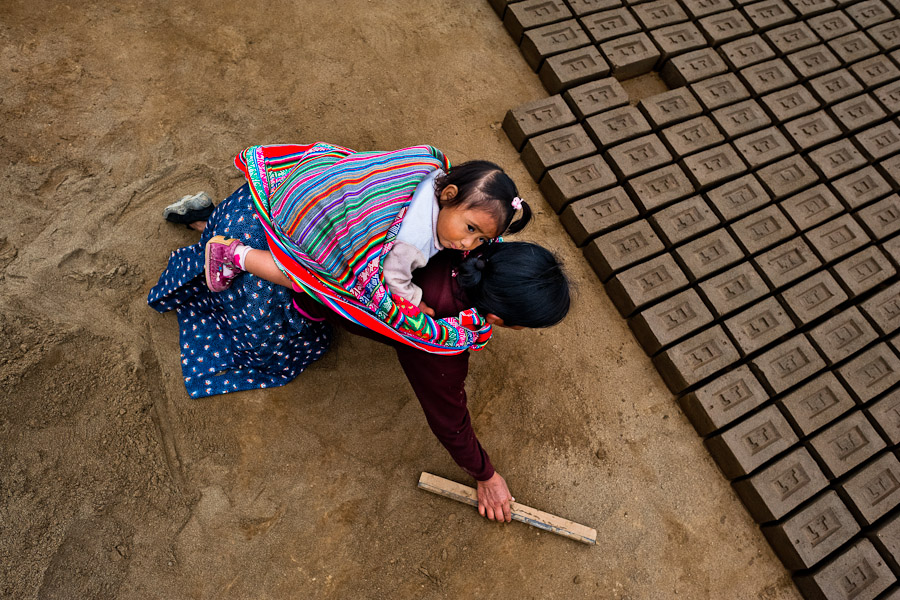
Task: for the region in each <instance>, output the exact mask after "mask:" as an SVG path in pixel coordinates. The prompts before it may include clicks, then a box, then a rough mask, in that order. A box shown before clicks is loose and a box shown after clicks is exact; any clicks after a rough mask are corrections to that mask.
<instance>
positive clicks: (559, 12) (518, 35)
mask: <svg viewBox="0 0 900 600" xmlns="http://www.w3.org/2000/svg"><path fill="white" fill-rule="evenodd" d="M571 18H572V11H570V10H569V8H568V7H567V6H566V3H565V2H563V1H562V0H525V1H524V2H514V3H512V4H510V5H509V6H508V7H507V9H506V12H505V13H504V14H503V25H504V26H505V27H506V30H507V31H509V35H510V36H512V39H513V41H514V42H515V43H516V44H517V45H518V44H519V43H520V42H521V41H522V35H523V34H524V33H525V30H526V29H533V28H535V27H540V26H541V25H549V24H551V23H556V22H558V21H564V20H566V19H571Z"/></svg>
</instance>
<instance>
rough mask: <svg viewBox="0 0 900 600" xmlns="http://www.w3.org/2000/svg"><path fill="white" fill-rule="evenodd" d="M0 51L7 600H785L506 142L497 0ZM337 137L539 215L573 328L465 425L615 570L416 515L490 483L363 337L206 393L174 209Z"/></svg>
mask: <svg viewBox="0 0 900 600" xmlns="http://www.w3.org/2000/svg"><path fill="white" fill-rule="evenodd" d="M0 53H2V55H0V122H2V127H0V164H2V176H0V330H2V336H0V597H2V598H10V599H30V598H67V599H70V598H92V599H104V598H122V599H125V598H128V599H131V598H135V599H137V598H140V599H144V600H146V599H153V598H160V599H180V598H215V599H228V598H259V599H268V598H271V599H280V598H335V599H337V598H341V599H343V598H402V599H407V598H454V599H455V598H463V597H467V598H619V599H624V598H629V599H632V600H635V599H643V598H654V599H658V598H691V599H703V598H715V599H720V598H754V599H764V600H775V599H787V598H796V597H797V594H796V592H795V590H794V588H793V586H792V583H791V581H790V579H789V577H788V575H787V573H786V572H785V571H784V570H783V569H782V567H781V566H780V564H779V563H778V561H777V560H776V559H775V557H774V555H773V554H772V552H771V550H770V549H769V548H768V546H767V545H766V543H765V541H764V540H763V538H762V536H761V535H760V533H759V531H758V529H757V528H756V527H755V526H754V525H753V523H752V522H751V521H750V519H749V517H748V516H747V515H746V513H745V512H744V510H743V508H742V507H741V506H740V504H739V502H738V500H737V499H736V497H735V496H734V495H733V493H732V492H731V490H730V488H729V486H728V484H727V482H726V481H725V480H724V479H723V478H722V477H721V476H720V474H719V472H718V470H717V469H716V467H715V465H714V463H713V462H712V460H711V459H710V458H709V456H708V455H707V454H706V452H705V451H704V449H703V447H702V445H701V444H700V441H699V439H698V438H697V437H696V435H695V433H694V431H693V429H692V428H691V426H690V425H689V424H688V422H687V421H686V419H685V418H684V417H683V416H682V415H681V414H680V413H679V410H678V408H677V406H676V405H675V403H674V401H673V397H672V395H671V394H670V393H668V392H667V390H666V389H665V387H664V386H663V384H662V383H661V380H660V379H659V377H658V376H657V375H656V373H655V371H654V370H653V368H652V366H651V364H650V361H649V360H648V359H647V358H646V357H645V356H644V355H643V353H642V351H641V350H640V348H639V347H638V345H637V344H636V343H635V342H634V340H633V339H632V337H631V334H630V332H629V330H628V329H627V327H626V325H625V323H624V322H623V321H622V320H621V319H620V318H619V317H618V316H617V314H616V312H615V310H614V309H613V307H612V305H611V303H610V302H609V301H608V299H607V298H606V296H605V294H604V292H603V289H602V287H601V286H600V284H599V283H598V281H597V280H596V278H595V276H594V275H593V273H592V272H591V271H590V268H589V267H588V266H587V263H586V262H585V261H584V260H583V258H582V256H581V254H580V252H578V251H577V250H576V248H574V246H573V245H572V244H571V242H570V241H569V239H568V237H567V235H566V234H565V232H564V231H563V229H562V228H561V226H560V225H559V223H558V220H557V217H556V216H555V215H554V214H553V213H552V211H551V210H550V209H549V208H548V207H547V205H546V203H545V202H544V201H543V199H542V198H541V197H540V193H539V191H538V189H537V186H536V185H535V184H534V183H533V182H532V181H531V180H530V179H529V177H528V174H527V172H526V171H525V169H524V167H523V166H522V164H521V163H520V162H519V159H518V155H517V153H516V151H515V150H514V149H513V148H512V146H511V145H510V144H509V143H508V141H507V140H506V137H505V135H504V133H503V132H502V130H501V129H500V121H501V120H502V118H503V115H504V114H505V112H506V110H507V109H509V108H512V107H515V106H518V105H519V104H522V103H524V102H526V101H530V100H533V99H537V98H540V97H544V96H545V95H546V94H545V92H544V90H543V88H542V87H541V85H540V83H539V81H538V79H537V77H536V76H535V75H534V74H533V73H532V72H531V71H530V70H529V69H528V67H527V66H526V64H525V62H524V60H523V59H522V58H521V56H520V54H519V52H518V50H517V48H516V47H515V45H514V44H513V43H512V41H511V40H510V39H509V37H508V35H507V34H506V32H505V30H504V29H503V28H502V25H501V23H500V21H499V20H498V19H497V17H496V15H495V14H494V13H493V11H492V10H491V9H490V7H489V5H488V3H487V2H486V1H484V0H470V1H465V2H453V3H450V2H438V1H435V0H403V1H393V2H380V1H377V0H376V1H373V0H368V1H366V0H341V1H340V2H335V1H334V0H328V1H325V0H304V1H298V2H267V3H262V2H231V1H228V0H225V1H222V0H219V1H216V2H212V1H207V0H201V1H196V2H172V1H168V0H160V1H153V2H146V1H140V2H138V1H121V2H89V1H84V2H71V3H65V2H60V1H57V0H28V1H24V0H4V1H3V2H2V3H0ZM645 84H646V85H648V86H649V87H651V88H652V87H653V85H655V84H654V83H653V82H649V83H647V82H645ZM631 87H632V89H633V90H635V91H636V92H639V91H640V87H641V84H637V85H632V86H631ZM317 139H322V140H327V141H330V142H334V143H338V144H342V145H346V146H349V147H353V148H357V149H365V150H369V149H379V150H383V149H394V148H399V147H404V146H408V145H413V144H417V143H431V144H434V145H436V146H438V147H440V148H442V149H443V150H445V151H446V152H447V153H448V155H449V156H450V157H451V158H452V159H453V160H454V161H462V160H465V159H471V158H489V159H492V160H495V161H497V162H499V163H500V164H502V165H504V166H506V167H507V168H508V170H509V172H510V173H511V174H512V176H513V177H514V178H515V179H516V180H517V181H518V182H519V184H520V188H521V191H522V195H523V196H524V197H525V198H526V199H528V200H529V201H531V202H532V204H533V205H534V206H536V207H537V209H538V216H537V224H536V225H533V226H531V227H530V228H529V229H528V230H526V232H525V234H524V235H523V236H521V238H522V239H529V240H533V241H538V242H540V243H542V244H544V245H546V246H547V247H549V248H551V249H552V250H554V251H555V252H557V253H559V254H560V256H561V257H562V258H563V259H564V261H565V263H566V265H567V267H568V272H569V274H570V275H571V278H572V281H573V282H574V284H575V286H576V287H577V296H576V299H575V303H574V308H573V311H572V314H571V316H570V317H569V318H568V319H567V320H566V321H565V322H564V323H563V324H562V325H559V326H557V327H555V328H552V329H550V330H546V331H525V332H508V331H501V332H500V333H498V334H497V335H496V336H495V339H494V340H493V341H492V342H491V344H490V346H489V347H488V348H487V349H486V351H485V352H482V353H480V354H478V355H475V356H474V357H473V360H472V363H471V365H472V368H471V373H470V378H469V393H470V403H471V410H472V414H473V419H474V423H475V427H476V430H477V431H478V432H479V436H480V438H481V440H482V442H483V443H484V445H485V446H486V448H487V449H488V451H489V452H490V453H491V456H492V458H493V461H494V463H495V465H496V466H497V468H498V471H500V472H501V473H502V474H503V475H504V476H506V478H507V480H508V481H509V483H510V486H511V488H512V491H513V494H514V495H515V496H516V497H517V499H518V500H519V501H520V502H524V503H526V504H529V505H532V506H535V507H538V508H542V509H545V510H548V511H550V512H554V513H557V514H560V515H562V516H565V517H568V518H571V519H573V520H576V521H579V522H582V523H585V524H588V525H591V526H593V527H596V528H597V529H598V530H599V532H600V533H599V537H600V543H599V544H598V545H597V546H595V547H588V546H585V545H581V544H578V543H575V542H572V541H569V540H566V539H564V538H561V537H557V536H553V535H550V534H546V533H544V534H542V533H540V532H538V531H537V530H535V529H533V528H529V527H527V526H525V525H522V524H520V523H512V524H509V525H498V524H495V523H490V522H488V521H486V520H483V519H481V518H479V517H478V516H477V514H476V513H475V512H474V509H470V508H468V507H465V506H463V505H461V504H457V503H455V502H452V501H450V500H446V499H443V498H440V497H437V496H432V495H430V494H427V493H425V492H422V491H420V490H417V489H416V486H415V483H416V481H417V479H418V476H419V474H420V472H422V471H430V472H434V473H437V474H439V475H443V476H446V477H450V478H453V479H455V480H458V481H463V482H467V483H471V482H469V481H467V477H466V476H465V474H464V473H463V472H462V471H461V470H459V469H458V468H457V467H456V466H455V464H454V463H453V462H452V461H451V459H450V458H449V456H448V455H447V453H446V452H445V451H444V449H443V448H442V447H441V446H440V445H439V443H438V442H437V440H436V439H435V438H434V437H433V436H432V434H431V433H430V431H429V430H428V428H427V425H426V423H425V420H424V418H423V415H422V412H421V409H420V408H419V406H418V403H417V402H416V400H415V397H414V396H413V393H412V391H411V389H410V387H409V385H408V383H407V382H406V380H405V378H404V376H403V374H402V372H401V370H400V367H399V365H398V364H397V361H396V359H395V357H394V355H393V352H392V351H391V350H389V349H388V348H386V347H384V346H381V345H379V344H376V343H374V342H371V341H368V340H364V339H357V338H354V337H352V336H349V335H347V334H339V335H338V337H337V339H336V343H335V345H334V347H333V349H332V351H331V352H330V353H329V354H328V355H327V357H326V358H324V359H323V360H322V361H321V362H319V363H317V364H315V365H314V366H312V367H311V368H310V369H309V370H308V371H307V372H306V373H304V374H303V375H301V376H300V377H299V378H298V379H297V380H295V381H294V382H292V383H291V384H289V385H287V386H285V387H283V388H280V389H273V390H261V391H257V392H245V393H240V394H233V395H228V396H218V397H213V398H209V399H205V400H201V401H192V400H190V399H189V398H188V397H187V394H186V393H185V391H184V387H183V385H182V380H181V373H180V368H179V352H178V331H177V327H176V319H175V316H174V314H167V315H159V314H157V313H156V312H154V311H152V310H151V309H149V308H148V307H147V306H146V295H147V292H148V290H149V289H150V287H151V286H152V285H153V284H154V283H155V281H156V278H157V277H158V275H159V273H160V272H161V270H162V269H163V267H164V265H165V263H166V259H167V257H168V255H169V253H170V252H171V251H172V250H174V249H175V248H177V247H179V246H183V245H187V244H189V243H192V242H193V241H195V239H196V237H195V236H194V235H192V234H191V232H190V231H188V230H186V229H184V228H178V227H175V226H172V225H169V224H166V223H165V222H163V221H162V219H161V211H162V208H163V207H164V206H165V205H166V204H168V203H169V202H171V201H172V200H174V199H177V198H178V197H180V196H182V195H184V194H188V193H194V192H196V191H199V190H206V191H208V192H209V193H210V194H211V195H213V196H214V197H216V198H219V199H221V198H224V197H225V196H226V195H227V194H228V193H229V192H231V191H232V190H233V189H234V188H236V187H237V186H238V185H239V184H240V183H241V179H240V176H239V173H238V172H237V171H236V170H235V169H233V168H232V167H231V166H230V165H231V160H232V157H233V155H234V154H235V153H237V152H238V151H240V150H241V149H243V148H244V147H246V146H248V145H251V144H255V143H274V142H303V141H313V140H317ZM360 367H364V368H360Z"/></svg>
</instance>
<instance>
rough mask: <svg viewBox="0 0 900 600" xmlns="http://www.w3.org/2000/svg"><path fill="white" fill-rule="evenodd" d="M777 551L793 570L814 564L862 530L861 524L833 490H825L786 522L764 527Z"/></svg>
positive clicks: (783, 561)
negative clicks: (860, 528)
mask: <svg viewBox="0 0 900 600" xmlns="http://www.w3.org/2000/svg"><path fill="white" fill-rule="evenodd" d="M762 532H763V535H765V536H766V539H767V540H768V541H769V544H771V546H772V549H773V550H775V554H777V555H778V558H780V559H781V562H782V563H784V566H785V567H787V568H788V569H790V570H792V571H799V570H802V569H808V568H810V567H813V566H815V565H816V564H818V563H819V561H821V560H822V559H823V558H825V557H827V556H828V555H829V554H831V553H832V552H834V551H835V550H837V549H838V548H840V547H841V546H843V545H844V544H845V543H846V542H848V541H850V539H851V538H852V537H853V536H855V535H856V534H857V533H859V524H858V523H857V522H856V521H855V520H854V518H853V515H852V514H851V513H850V511H849V510H848V509H847V507H846V506H845V505H844V502H843V501H841V499H840V498H839V497H838V495H837V494H836V493H835V492H833V491H830V490H829V491H826V492H825V493H824V494H822V495H820V496H819V497H818V498H816V499H815V500H813V501H812V502H810V504H809V505H808V506H806V507H804V508H803V509H802V510H800V511H798V512H797V513H796V514H794V515H791V517H790V518H788V519H786V520H785V521H784V522H783V523H778V524H775V525H767V526H765V527H763V528H762Z"/></svg>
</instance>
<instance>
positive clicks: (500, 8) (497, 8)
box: [488, 0, 515, 19]
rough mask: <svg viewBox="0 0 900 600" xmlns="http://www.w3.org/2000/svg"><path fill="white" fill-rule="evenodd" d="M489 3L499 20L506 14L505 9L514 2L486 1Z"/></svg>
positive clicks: (505, 0)
mask: <svg viewBox="0 0 900 600" xmlns="http://www.w3.org/2000/svg"><path fill="white" fill-rule="evenodd" d="M488 1H489V2H490V3H491V7H492V8H493V9H494V12H496V13H497V16H499V17H500V18H501V19H502V18H503V14H504V13H505V12H506V7H507V6H508V5H509V4H510V2H511V1H512V2H515V0H488Z"/></svg>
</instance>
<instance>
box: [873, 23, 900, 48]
mask: <svg viewBox="0 0 900 600" xmlns="http://www.w3.org/2000/svg"><path fill="white" fill-rule="evenodd" d="M868 32H869V35H870V36H872V39H873V40H875V43H876V44H878V46H879V47H880V48H881V49H882V50H884V51H885V52H889V51H891V50H896V49H897V48H900V20H897V19H894V20H893V21H888V22H887V23H879V24H878V25H874V26H872V27H870V28H869V29H868Z"/></svg>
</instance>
